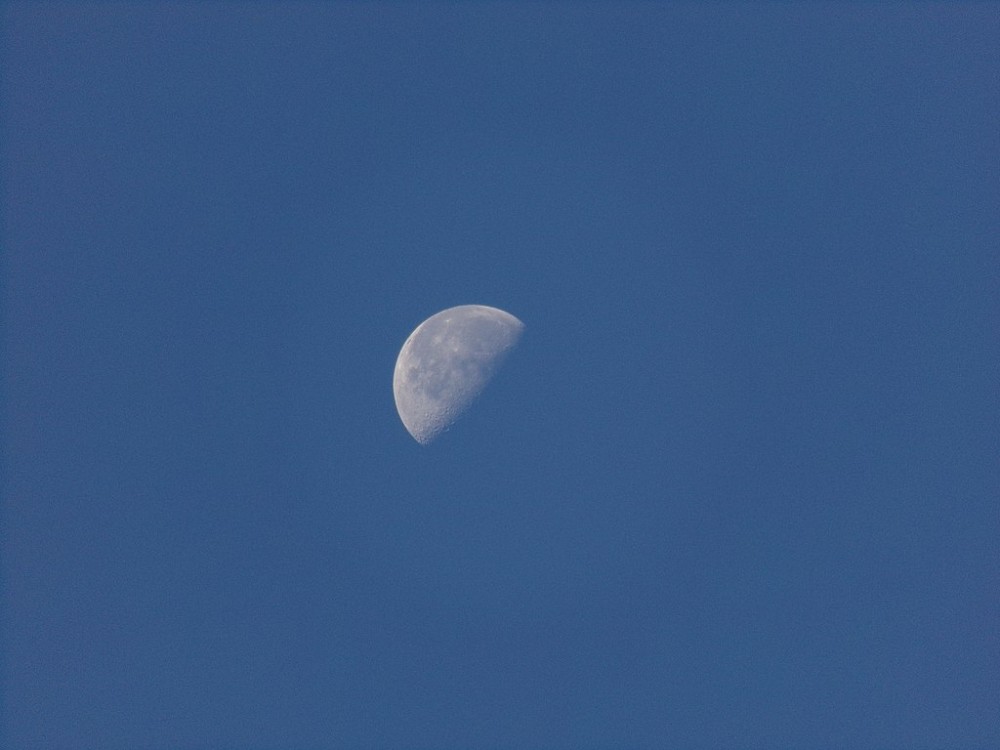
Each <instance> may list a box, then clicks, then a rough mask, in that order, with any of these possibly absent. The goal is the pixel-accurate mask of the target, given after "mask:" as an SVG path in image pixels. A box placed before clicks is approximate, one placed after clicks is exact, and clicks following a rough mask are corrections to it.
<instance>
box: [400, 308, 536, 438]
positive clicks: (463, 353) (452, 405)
mask: <svg viewBox="0 0 1000 750" xmlns="http://www.w3.org/2000/svg"><path fill="white" fill-rule="evenodd" d="M523 331H524V324H523V323H522V322H521V321H520V320H518V319H517V318H515V317H514V316H513V315H511V314H510V313H506V312H504V311H503V310H498V309H497V308H495V307H487V306H485V305H460V306H459V307H451V308H449V309H447V310H442V311H441V312H439V313H437V314H436V315H432V316H431V317H429V318H428V319H427V320H425V321H424V322H423V323H421V324H420V325H419V326H417V328H416V330H415V331H414V332H413V333H411V334H410V337H409V338H408V339H406V343H404V344H403V348H402V350H400V352H399V357H398V358H397V359H396V370H395V372H394V373H393V377H392V390H393V393H394V395H395V397H396V410H397V411H398V412H399V418H400V419H402V420H403V425H404V426H405V427H406V429H407V430H408V431H409V433H410V434H411V435H412V436H413V438H414V439H415V440H416V441H417V442H418V443H420V444H421V445H428V444H429V443H431V442H432V441H433V440H434V438H436V437H437V436H438V435H440V434H441V433H442V432H443V431H444V430H446V429H448V428H449V427H450V426H451V425H452V424H453V423H454V422H455V420H457V419H458V418H459V417H460V416H462V414H463V413H465V411H466V409H468V408H469V406H470V405H471V404H472V402H473V401H475V400H476V397H477V396H479V394H480V393H482V391H483V389H484V388H485V387H486V386H487V384H488V383H489V382H490V380H491V379H492V378H493V376H494V375H495V374H496V372H497V370H498V369H499V367H500V365H501V364H503V361H504V359H506V358H507V355H508V354H509V353H510V352H511V350H513V349H514V347H515V346H517V342H518V341H519V340H520V338H521V333H522V332H523Z"/></svg>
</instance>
